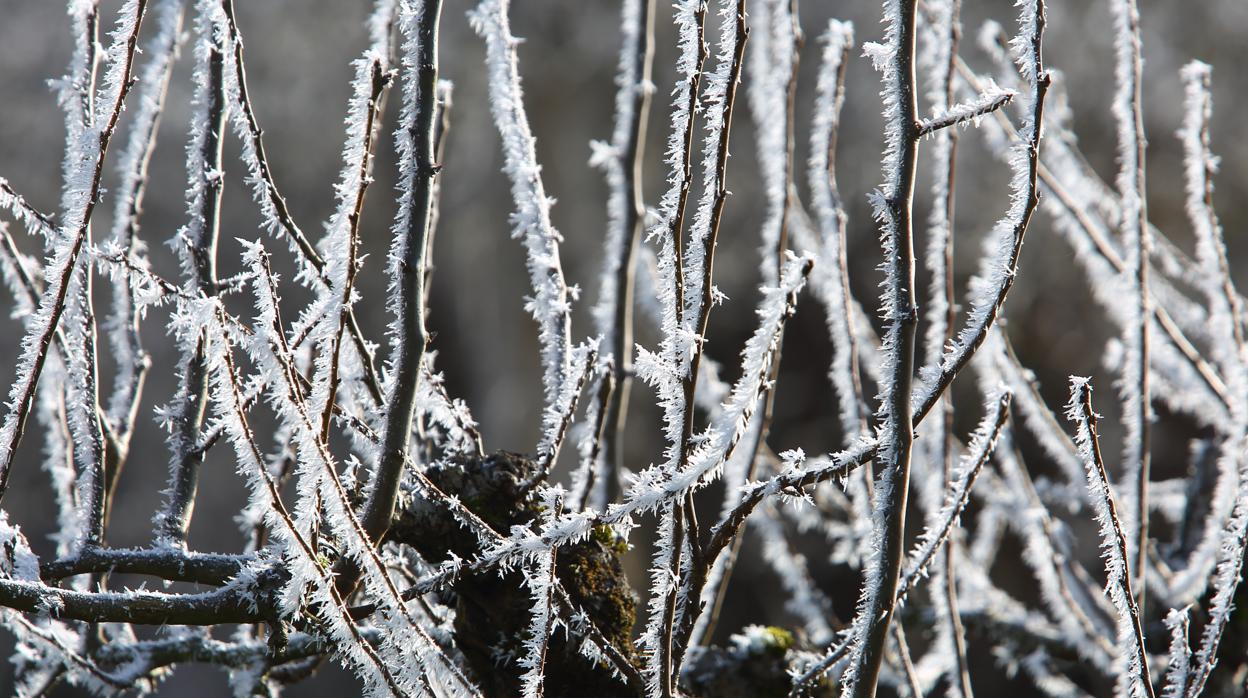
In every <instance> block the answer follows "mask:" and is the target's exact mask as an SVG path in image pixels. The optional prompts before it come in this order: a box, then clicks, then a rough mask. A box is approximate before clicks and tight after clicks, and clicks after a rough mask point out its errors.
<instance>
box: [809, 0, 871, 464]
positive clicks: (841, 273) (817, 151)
mask: <svg viewBox="0 0 1248 698" xmlns="http://www.w3.org/2000/svg"><path fill="white" fill-rule="evenodd" d="M822 43H823V59H822V64H821V66H820V68H819V81H818V84H817V86H816V96H815V115H814V119H813V123H812V125H811V130H810V161H809V163H808V165H809V168H808V170H807V178H808V180H809V182H810V191H811V203H812V205H813V209H814V213H815V217H816V220H817V222H818V224H819V231H820V242H821V245H820V248H821V251H820V257H819V263H818V267H819V270H820V271H819V272H818V273H817V274H815V276H814V278H813V279H811V287H812V288H813V289H814V291H815V293H816V294H817V295H818V296H819V297H820V299H821V300H823V302H824V306H825V314H826V315H827V322H828V330H829V333H830V335H831V339H832V362H831V365H830V366H829V369H828V372H829V374H830V377H831V383H832V386H833V389H834V390H835V391H836V399H837V405H838V409H839V415H840V426H841V432H842V441H843V442H844V443H848V442H850V441H851V440H852V439H853V437H854V436H855V435H857V434H858V433H859V432H860V431H861V430H862V429H863V427H864V426H865V423H866V415H865V414H864V413H863V412H864V409H863V405H864V404H865V400H864V399H863V391H862V380H861V376H860V375H859V372H858V342H857V336H856V333H855V330H854V323H855V319H854V315H855V313H854V303H853V301H852V299H851V298H850V294H849V275H848V273H847V272H848V258H847V249H846V215H845V209H844V207H843V206H842V205H841V197H840V194H839V192H838V189H837V183H836V146H837V141H838V136H839V132H840V119H841V107H842V106H843V105H844V103H845V70H846V67H847V65H848V60H847V59H848V58H849V50H850V49H851V48H852V47H853V43H854V38H853V26H852V25H850V24H847V23H844V22H838V21H835V20H833V21H832V22H829V24H828V28H827V30H826V31H825V32H824V34H823V37H822Z"/></svg>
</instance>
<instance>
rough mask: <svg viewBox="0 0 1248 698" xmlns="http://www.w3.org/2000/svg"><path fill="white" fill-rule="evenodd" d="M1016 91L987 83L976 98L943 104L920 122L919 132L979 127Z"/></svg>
mask: <svg viewBox="0 0 1248 698" xmlns="http://www.w3.org/2000/svg"><path fill="white" fill-rule="evenodd" d="M1014 94H1015V93H1014V91H1013V90H1007V89H1004V88H1002V87H1001V86H1000V85H998V84H997V83H995V82H993V81H992V80H988V81H986V83H985V84H984V86H983V91H982V92H980V93H979V94H978V95H976V96H975V97H973V98H971V99H969V100H967V101H965V102H958V103H957V104H943V105H941V106H938V107H937V108H936V109H935V110H934V113H933V114H932V115H931V116H929V117H928V118H926V119H923V120H922V121H920V122H919V130H920V131H922V132H925V133H929V134H930V133H935V132H937V131H938V130H940V129H944V128H952V127H954V126H964V125H966V124H968V123H969V124H971V125H973V126H978V125H979V122H980V120H981V119H982V118H983V117H984V115H985V114H988V113H989V112H992V111H995V110H996V109H999V108H1000V107H1001V106H1002V105H1004V104H1005V103H1006V102H1009V101H1010V100H1011V99H1013V98H1014Z"/></svg>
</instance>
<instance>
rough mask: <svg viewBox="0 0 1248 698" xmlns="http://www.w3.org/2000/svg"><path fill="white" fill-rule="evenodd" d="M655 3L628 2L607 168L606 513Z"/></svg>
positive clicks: (620, 421)
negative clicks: (608, 383) (608, 362)
mask: <svg viewBox="0 0 1248 698" xmlns="http://www.w3.org/2000/svg"><path fill="white" fill-rule="evenodd" d="M654 12H655V0H626V1H625V2H624V6H623V9H622V10H621V14H622V33H623V39H624V41H623V45H622V46H621V48H620V65H619V74H618V75H617V76H616V84H617V85H618V87H619V91H618V92H617V93H616V97H615V130H614V132H613V133H612V136H611V143H610V145H609V146H607V148H608V151H609V152H606V153H605V154H604V155H605V157H603V158H602V160H601V164H602V166H603V167H604V168H605V169H606V171H607V182H608V184H609V185H610V188H611V194H610V198H609V201H608V203H607V206H608V215H609V220H608V225H607V239H606V250H605V253H604V255H603V270H602V284H601V289H600V291H599V298H598V304H597V305H595V306H594V320H595V330H596V331H597V332H598V334H599V335H600V336H601V337H602V338H603V343H604V347H605V349H606V352H607V355H608V356H609V357H610V358H611V359H612V360H613V364H612V365H613V369H612V381H613V383H614V385H615V389H614V390H612V391H611V392H610V394H609V399H608V401H607V404H606V410H605V412H604V414H603V420H604V422H603V423H604V425H605V429H604V431H603V434H602V441H603V443H602V447H601V449H602V451H603V455H602V456H601V457H602V458H604V459H605V466H606V467H605V468H604V471H603V472H604V478H603V480H604V481H603V482H602V483H601V484H600V485H599V487H601V488H603V489H602V490H601V491H602V492H603V494H604V496H605V497H606V501H593V502H592V505H593V506H594V508H596V509H600V510H601V509H605V508H606V504H607V502H609V501H610V500H611V499H612V498H613V497H614V495H615V493H616V490H617V489H618V487H619V484H618V482H617V479H618V477H619V475H618V473H619V472H620V469H621V468H622V467H623V462H624V447H623V441H622V435H623V433H624V428H625V424H626V422H627V420H628V399H629V395H630V392H631V389H632V371H633V293H634V286H635V279H636V267H637V262H636V258H637V251H638V249H639V246H640V244H641V233H642V231H643V230H644V228H645V197H644V191H643V182H642V169H643V165H644V164H645V141H646V131H647V125H648V122H649V117H650V99H651V95H652V94H653V92H654V86H653V85H652V84H651V82H650V78H651V74H652V68H653V64H654Z"/></svg>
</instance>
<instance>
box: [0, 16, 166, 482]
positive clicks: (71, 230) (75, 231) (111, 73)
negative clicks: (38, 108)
mask: <svg viewBox="0 0 1248 698" xmlns="http://www.w3.org/2000/svg"><path fill="white" fill-rule="evenodd" d="M146 7H147V2H146V0H129V1H128V2H127V3H126V4H125V5H124V6H123V7H122V11H121V20H120V22H119V26H118V31H117V32H116V34H115V36H116V39H115V41H114V42H113V43H112V44H111V45H110V46H109V49H108V53H109V61H108V64H109V67H108V73H107V75H106V78H105V82H104V87H103V90H102V92H103V93H104V96H105V97H106V99H107V101H109V102H110V103H111V104H110V110H109V112H108V116H107V118H106V119H105V120H104V121H103V122H102V123H100V122H98V120H93V122H92V124H93V127H92V128H90V129H88V132H86V133H84V134H83V137H82V139H81V141H82V142H81V143H79V144H78V145H79V146H81V147H82V148H83V149H84V150H82V151H79V153H78V157H79V158H80V159H79V160H78V164H77V167H78V169H77V170H76V171H75V173H74V174H73V175H72V176H71V177H70V178H69V179H70V181H71V182H72V183H73V184H72V186H67V187H66V188H65V198H66V201H67V202H68V203H71V204H72V206H68V207H67V209H66V212H67V215H66V217H65V220H63V221H62V230H61V234H60V235H58V236H57V244H56V245H55V246H54V248H53V249H52V250H51V251H50V253H49V259H48V263H47V265H46V266H45V268H46V269H47V270H48V272H47V273H46V274H45V288H44V294H43V297H42V298H41V299H40V302H39V309H38V310H37V311H36V313H35V317H34V318H33V319H32V321H31V324H30V327H29V329H28V330H27V333H26V336H25V337H24V338H23V340H22V351H21V354H20V357H19V359H18V364H17V370H16V371H15V376H14V381H13V385H12V387H11V388H10V390H9V403H8V404H9V409H8V412H7V413H6V414H5V417H4V421H3V422H2V423H0V498H2V497H3V496H4V492H5V490H6V489H7V487H8V479H9V473H10V471H11V466H12V463H13V455H14V453H15V452H16V450H17V446H18V444H19V443H20V442H21V439H22V434H23V432H24V431H25V428H26V419H27V417H29V416H30V409H31V406H32V404H33V401H34V396H35V392H36V388H37V387H38V385H39V377H40V375H41V374H42V373H43V367H44V364H45V363H46V361H47V358H48V353H49V347H50V344H51V342H52V338H53V336H54V335H55V334H56V332H57V326H58V324H59V323H60V320H61V316H62V314H63V313H64V311H65V304H66V301H67V297H68V291H69V284H70V281H71V280H72V278H73V276H74V274H73V270H74V269H75V267H76V266H77V263H78V258H79V255H80V254H81V252H82V247H83V244H84V242H85V241H86V239H87V237H88V233H89V231H90V227H91V215H92V214H93V213H94V212H95V206H96V203H97V202H98V200H99V193H100V182H101V179H102V174H103V170H104V156H105V154H106V153H107V152H108V144H109V142H110V141H111V140H112V137H113V133H114V131H115V130H116V128H117V120H118V119H119V118H120V117H121V110H122V105H123V104H124V103H125V100H126V95H127V94H128V93H129V90H130V86H131V84H132V83H131V80H130V75H131V72H132V70H133V67H134V53H135V47H136V46H137V44H138V32H139V27H140V26H141V24H142V20H143V13H144V10H145V9H146Z"/></svg>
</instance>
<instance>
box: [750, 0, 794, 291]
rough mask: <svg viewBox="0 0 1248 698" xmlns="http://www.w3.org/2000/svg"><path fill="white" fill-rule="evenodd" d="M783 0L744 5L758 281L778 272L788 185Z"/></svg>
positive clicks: (790, 47) (789, 20)
mask: <svg viewBox="0 0 1248 698" xmlns="http://www.w3.org/2000/svg"><path fill="white" fill-rule="evenodd" d="M791 9H792V7H791V3H790V2H789V0H763V2H759V3H755V4H752V5H751V6H750V20H751V22H750V25H751V29H750V48H749V50H748V51H747V52H746V54H747V59H748V62H747V66H746V67H747V69H748V70H749V73H748V74H747V82H746V85H747V88H748V89H747V90H746V94H747V96H748V97H749V103H750V114H751V115H752V116H753V117H754V129H755V133H756V136H755V150H756V152H757V153H758V162H759V174H760V175H761V180H762V185H763V194H764V199H765V200H766V206H767V209H766V217H765V218H764V219H763V223H762V226H761V228H760V232H761V236H762V241H761V242H762V244H761V246H760V247H759V253H760V255H761V260H760V261H761V267H760V268H761V270H762V276H763V282H764V283H767V284H774V283H776V280H777V279H778V278H779V275H780V261H781V256H780V255H779V254H778V252H780V250H778V245H779V243H780V235H781V229H782V227H783V225H784V221H785V209H786V207H787V205H788V198H789V189H790V184H791V182H790V178H791V174H790V163H789V161H788V157H787V154H788V150H789V148H788V140H789V117H790V114H789V99H788V96H789V81H790V77H791V76H792V73H793V68H794V66H793V61H794V58H795V56H796V48H797V46H796V38H797V37H795V36H794V31H793V29H794V22H795V21H796V18H794V17H793V16H792V13H791V12H790V10H791Z"/></svg>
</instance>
